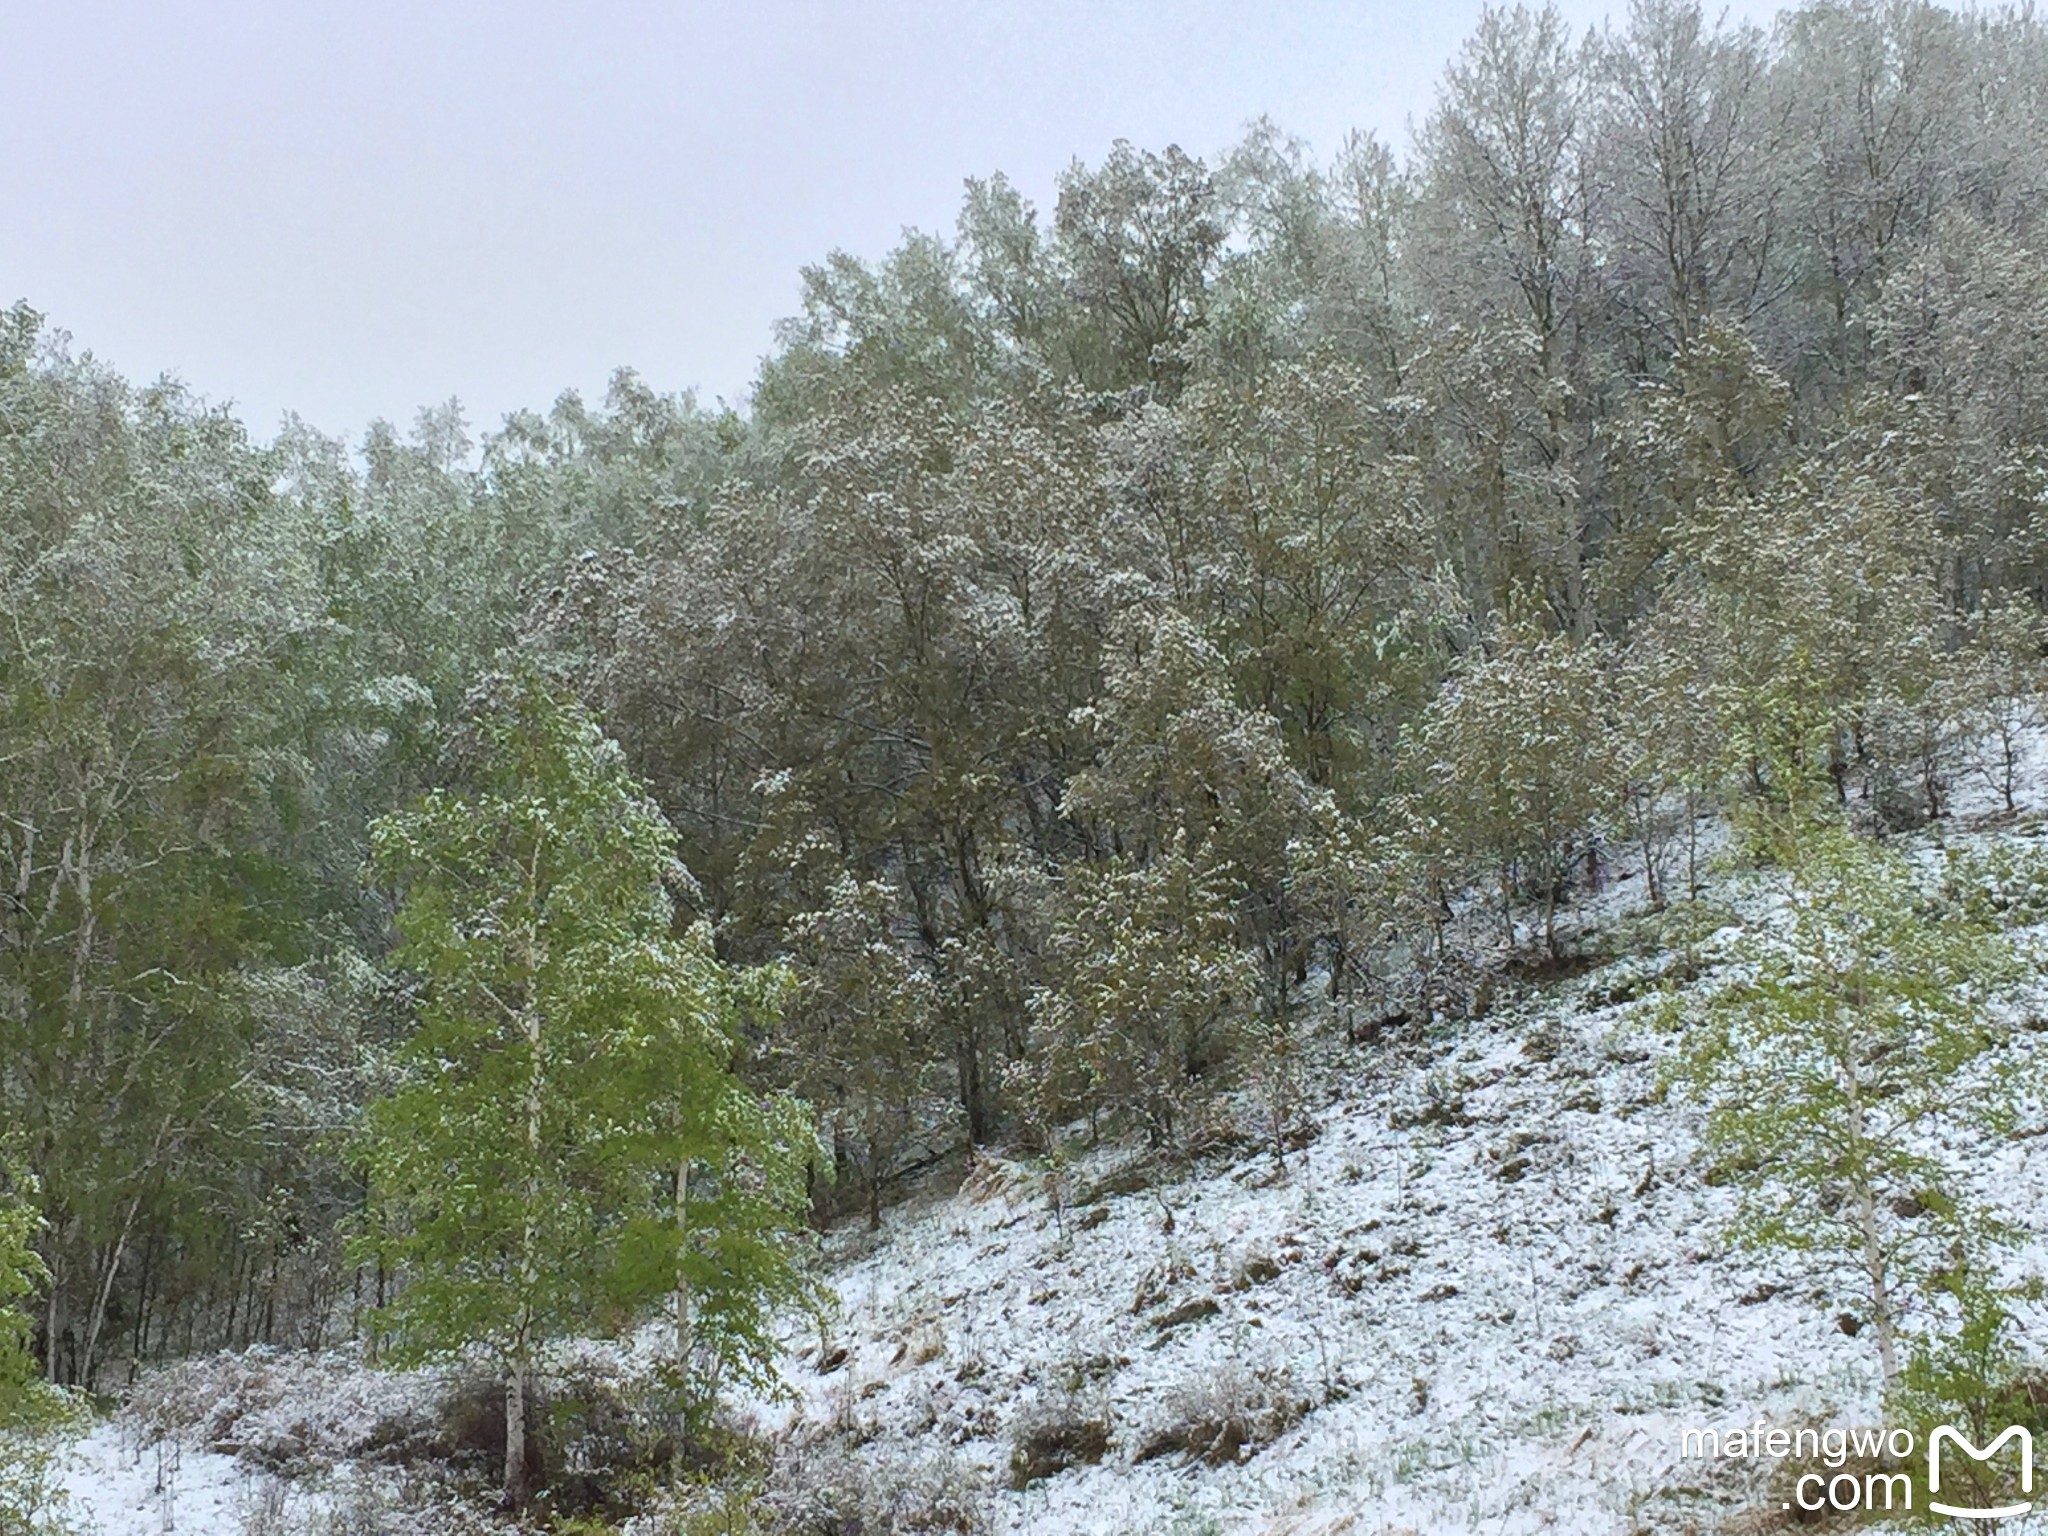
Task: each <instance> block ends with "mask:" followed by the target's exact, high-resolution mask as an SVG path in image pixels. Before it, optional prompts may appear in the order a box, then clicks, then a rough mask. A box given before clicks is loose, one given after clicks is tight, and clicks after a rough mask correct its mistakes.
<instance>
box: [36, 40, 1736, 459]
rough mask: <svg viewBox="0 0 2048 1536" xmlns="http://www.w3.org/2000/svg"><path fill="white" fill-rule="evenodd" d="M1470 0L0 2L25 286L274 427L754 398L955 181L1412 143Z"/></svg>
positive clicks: (61, 320)
mask: <svg viewBox="0 0 2048 1536" xmlns="http://www.w3.org/2000/svg"><path fill="white" fill-rule="evenodd" d="M1624 4H1625V0H1619V3H1617V4H1616V5H1614V6H1613V7H1611V9H1612V10H1613V11H1614V13H1615V14H1616V16H1617V18H1618V17H1619V14H1620V12H1621V9H1622V5H1624ZM1563 9H1564V10H1565V12H1566V13H1567V14H1568V15H1569V16H1571V17H1572V18H1573V19H1574V21H1575V22H1577V23H1578V24H1580V25H1582V26H1583V25H1585V24H1588V23H1592V22H1597V21H1598V20H1600V19H1601V18H1602V17H1603V16H1605V15H1607V14H1608V12H1609V10H1610V6H1609V5H1607V4H1606V3H1604V0H1565V3H1564V4H1563ZM1479 10H1480V6H1479V3H1478V0H1434V3H1428V4H1421V5H1413V4H1401V3H1382V0H1354V3H1351V4H1343V3H1335V0H1331V3H1303V4H1294V5H1285V6H1281V5H1274V6H1254V5H1249V4H1245V3H1242V0H1238V3H1228V0H1197V3H1185V4H1174V3H1166V0H1152V3H1149V4H1144V3H1130V0H1030V3H1024V0H1019V3H1014V4H1006V3H993V0H991V3H976V0H950V3H947V0H917V3H912V0H862V3H858V4H855V3H842V4H830V5H828V4H796V3H762V0H757V3H754V4H749V5H708V4H682V3H670V4H654V3H646V4H635V3H627V0H607V3H603V4H597V5H590V6H585V7H577V6H570V5H565V4H560V3H556V4H541V3H535V0H496V3H492V4H483V3H472V4H454V3H436V0H403V3H398V0H351V3H348V4H345V5H343V4H314V3H305V4H280V3H278V0H208V3H204V4H199V3H191V0H154V3H130V4H107V3H101V0H58V3H40V0H37V3H25V0H0V58H4V59H6V60H7V61H8V66H9V67H8V70H7V76H8V79H7V94H8V98H9V99H8V111H7V114H6V115H7V120H8V121H7V132H6V149H5V152H4V154H0V303H9V302H12V301H13V300H14V299H16V298H25V299H27V300H28V301H29V302H30V303H31V304H33V305H35V306H36V307H37V308H39V309H42V310H44V311H45V312H46V313H48V314H49V315H50V316H51V318H52V320H53V321H54V322H55V323H56V324H57V325H59V326H61V327H63V328H65V329H67V330H69V331H70V332H71V333H72V334H73V336H74V337H75V339H76V343H77V345H78V346H79V347H81V348H89V349H91V350H92V351H94V352H96V353H98V354H99V355H100V356H101V357H104V358H106V359H107V360H108V361H110V362H112V363H113V364H114V365H115V366H117V367H119V368H120V369H121V370H122V371H124V372H125V373H128V374H129V375H131V376H133V377H139V378H148V377H154V376H156V375H158V374H161V373H165V372H170V373H175V374H177V375H178V376H180V377H182V378H183V379H184V380H185V381H186V382H187V383H189V384H190V385H192V386H193V387H194V388H195V389H197V390H199V391H200V392H201V393H203V394H205V395H206V396H208V397H209V398H212V399H215V400H224V399H231V400H233V401H234V402H236V403H237V405H238V407H239V408H240V410H241V412H242V414H243V416H244V417H245V419H246V420H248V422H249V423H250V425H251V426H252V428H254V429H255V430H256V432H257V433H258V435H260V436H265V437H267V436H269V435H270V434H271V432H273V431H274V430H275V428H276V426H277V424H278V422H279V420H280V419H281V417H282V415H283V413H284V412H285V411H286V410H287V409H290V410H296V411H298V412H299V413H300V414H301V415H303V416H305V417H306V418H307V419H308V420H309V421H310V422H312V423H313V424H314V425H316V426H318V427H321V428H323V429H325V430H327V431H331V432H340V433H344V434H346V435H348V436H350V437H354V436H355V435H357V434H358V433H360V431H361V429H362V428H363V427H364V426H365V425H366V424H367V423H368V422H369V421H370V420H371V419H372V418H373V417H377V416H384V417H388V418H391V419H393V420H396V421H400V422H409V421H410V420H411V418H412V415H413V412H414V411H415V409H416V408H418V407H419V406H421V405H423V404H426V403H429V402H434V401H439V400H443V399H446V398H447V397H448V396H450V395H457V396H460V397H461V399H462V401H463V403H464V405H465V406H466V407H467V408H468V410H469V415H470V419H471V421H472V422H474V423H477V424H479V425H494V424H495V423H496V422H497V420H498V419H499V418H500V417H501V416H502V415H503V414H504V413H505V412H507V411H509V410H512V409H514V408H516V407H519V406H523V405H532V406H545V405H547V404H548V403H549V402H550V401H552V400H553V399H554V398H555V396H556V395H557V394H559V393H560V392H561V391H562V390H564V389H566V388H572V387H573V388H578V389H581V390H583V391H584V392H585V393H586V394H591V395H595V394H597V393H599V392H600V391H601V390H602V387H603V383H604V380H605V378H606V377H607V375H608V374H609V373H610V371H611V370H612V368H613V367H615V366H617V365H620V364H626V365H629V366H632V367H634V368H637V369H638V370H639V371H640V372H641V373H642V374H644V375H645V376H646V377H647V379H648V380H649V382H650V383H652V384H654V385H656V386H657V387H659V388H663V389H682V388H686V387H695V388H697V389H698V390H699V391H700V393H702V394H703V395H704V396H706V397H707V398H708V397H710V396H714V395H722V396H725V397H727V398H729V399H737V398H738V397H739V396H740V395H741V394H742V393H743V392H744V391H745V389H746V387H747V384H748V382H749V380H750V379H751V377H752V375H753V372H754V368H755V364H756V362H757V361H758V359H759V357H760V356H761V354H762V353H763V352H764V351H765V350H766V349H767V348H768V345H769V342H770V327H771V326H772V324H773V322H774V321H775V320H776V319H777V318H779V317H780V316H783V315H786V314H788V313H790V312H791V311H792V310H793V309H794V308H795V307H796V297H797V269H798V268H799V267H800V266H801V265H802V264H803V263H805V262H807V261H814V260H816V259H818V258H819V257H821V256H822V255H824V254H825V253H826V252H827V251H829V250H831V249H832V248H834V247H844V248H846V249H848V250H851V251H853V252H855V253H856V254H859V255H862V256H876V255H880V254H881V253H882V252H884V251H886V250H887V249H889V247H890V246H891V245H893V244H894V243H895V241H896V239H897V237H898V235H899V233H900V232H901V230H902V229H903V228H904V227H905V226H909V225H914V226H919V227H923V228H929V229H939V230H945V231H948V232H950V231H951V229H952V224H953V217H954V214H955V211H956V209H957V207H958V203H959V197H960V184H961V181H962V180H963V178H965V177H968V176H980V175H986V174H987V173H989V172H990V171H994V170H1003V171H1005V172H1007V173H1008V174H1009V176H1010V177H1011V179H1012V180H1013V181H1014V182H1016V183H1017V184H1018V185H1019V186H1020V187H1021V188H1023V189H1024V190H1025V192H1026V193H1027V194H1028V195H1030V196H1031V197H1033V199H1034V200H1035V201H1037V202H1038V203H1039V204H1040V207H1041V210H1048V209H1049V206H1050V202H1051V193H1052V187H1053V181H1054V177H1055V176H1056V175H1057V174H1058V172H1059V170H1060V169H1061V168H1062V167H1063V166H1065V165H1066V164H1067V163H1068V162H1069V161H1070V160H1072V159H1073V158H1075V157H1077V156H1078V157H1081V158H1083V159H1086V160H1090V161H1093V160H1096V159H1099V158H1100V156H1101V155H1102V153H1103V152H1104V150H1105V149H1107V147H1108V146H1109V145H1110V143H1111V142H1112V141H1114V140H1115V139H1117V138H1120V137H1121V138H1128V139H1131V140H1132V141H1134V142H1135V143H1138V144H1140V145H1143V146H1145V147H1148V148H1154V149H1157V148H1162V147H1164V146H1165V145H1166V144H1168V143H1178V144H1180V145H1181V146H1182V147H1183V148H1185V149H1187V150H1189V151H1190V152H1191V153H1196V154H1205V155H1211V154H1214V153H1215V152H1216V151H1218V150H1220V149H1222V148H1224V147H1226V146H1227V145H1229V144H1230V143H1232V142H1233V141H1234V140H1235V139H1236V138H1237V136H1238V134H1239V133H1240V132H1241V130H1242V128H1243V126H1244V125H1245V124H1246V123H1248V122H1250V121H1251V120H1252V119H1254V118H1256V117H1257V116H1259V115H1260V114H1261V113H1266V114H1269V115H1271V116H1272V117H1273V118H1274V119H1275V120H1276V121H1277V122H1278V123H1279V124H1280V125H1281V126H1282V127H1284V128H1286V129H1288V130H1290V131H1292V132H1295V133H1298V134H1300V135H1302V136H1304V137H1306V138H1307V139H1309V140H1310V142H1311V143H1312V144H1313V145H1314V146H1315V148H1316V150H1317V151H1318V153H1319V154H1325V155H1326V154H1328V153H1329V152H1330V151H1332V150H1334V149H1335V147H1336V146H1337V145H1338V143H1339V142H1340V141H1341V139H1342V137H1343V135H1344V133H1345V132H1346V131H1347V130H1348V129H1350V128H1353V127H1358V128H1367V129H1372V130H1375V131H1377V132H1379V133H1380V134H1381V135H1382V136H1384V137H1386V138H1388V139H1389V140H1390V141H1392V142H1394V143H1396V144H1397V145H1400V146H1403V147H1405V143H1406V135H1407V125H1408V123H1409V122H1410V120H1411V119H1419V118H1420V117H1421V116H1422V115H1423V114H1424V113H1426V112H1427V110H1428V107H1429V104H1430V102H1431V100H1432V99H1433V95H1434V91H1435V85H1436V81H1437V78H1438V76H1439V74H1440V72H1441V70H1442V67H1443V65H1444V63H1445V61H1446V60H1448V59H1449V58H1450V56H1451V54H1452V53H1453V51H1454V50H1455V49H1456V47H1457V45H1458V42H1459V41H1460V39H1462V38H1463V37H1464V36H1465V35H1466V33H1467V32H1468V31H1469V30H1470V28H1471V26H1472V24H1473V22H1474V20H1475V19H1476V18H1477V16H1478V14H1479ZM1774 10H1775V6H1774V5H1772V4H1769V3H1767V0H1738V3H1736V4H1735V5H1734V6H1733V7H1732V9H1731V15H1732V16H1733V17H1735V18H1750V19H1756V20H1758V21H1767V20H1768V18H1769V16H1770V15H1771V14H1772V12H1773V11H1774Z"/></svg>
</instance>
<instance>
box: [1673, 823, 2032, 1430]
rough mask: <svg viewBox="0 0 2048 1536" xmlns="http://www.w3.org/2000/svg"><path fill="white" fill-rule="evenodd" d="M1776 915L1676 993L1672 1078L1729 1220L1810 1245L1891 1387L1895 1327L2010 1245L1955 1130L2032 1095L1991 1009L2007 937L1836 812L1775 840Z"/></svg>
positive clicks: (1746, 1240) (1772, 1243) (1789, 1244)
mask: <svg viewBox="0 0 2048 1536" xmlns="http://www.w3.org/2000/svg"><path fill="white" fill-rule="evenodd" d="M1774 852H1775V855H1776V857H1777V858H1778V860H1779V868H1780V870H1781V873H1782V893H1783V910H1782V913H1781V914H1780V915H1779V917H1778V919H1777V920H1775V921H1765V922H1762V923H1759V924H1757V925H1755V926H1754V927H1752V928H1751V929H1750V930H1749V931H1748V932H1747V933H1746V934H1745V935H1744V936H1743V937H1742V938H1741V939H1739V940H1738V941H1736V943H1735V944H1734V945H1733V947H1732V951H1731V952H1730V953H1729V955H1728V956H1727V959H1728V962H1729V963H1728V964H1727V965H1726V967H1725V968H1724V969H1723V970H1722V971H1721V972H1720V975H1719V978H1718V979H1717V980H1716V981H1714V982H1712V983H1710V984H1709V985H1707V986H1705V987H1704V988H1701V989H1697V990H1694V991H1691V992H1685V991H1674V992H1673V993H1671V994H1669V995H1668V996H1667V998H1666V1000H1665V1002H1664V1004H1663V1011H1664V1015H1665V1018H1666V1020H1667V1021H1668V1022H1669V1023H1671V1024H1674V1025H1678V1026H1681V1027H1682V1028H1683V1031H1684V1033H1683V1035H1682V1037H1681V1041H1680V1046H1679V1050H1678V1052H1677V1054H1676V1056H1675V1057H1674V1058H1673V1060H1672V1062H1671V1064H1670V1066H1669V1068H1668V1081H1669V1084H1670V1085H1671V1086H1672V1087H1674V1088H1675V1089H1677V1090H1679V1091H1680V1092H1682V1093H1684V1094H1686V1095H1688V1096H1690V1097H1691V1098H1693V1099H1694V1100H1696V1101H1697V1102H1698V1103H1700V1104H1701V1105H1702V1106H1703V1107H1704V1108H1705V1111H1706V1125H1705V1139H1706V1144H1707V1146H1708V1148H1709V1149H1710V1151H1711V1152H1712V1153H1713V1155H1714V1157H1715V1158H1716V1161H1717V1164H1718V1166H1719V1167H1720V1168H1721V1169H1722V1170H1724V1171H1725V1172H1726V1173H1727V1175H1728V1177H1729V1178H1731V1179H1732V1180H1733V1181H1734V1182H1735V1183H1736V1184H1737V1185H1738V1187H1739V1189H1740V1193H1741V1203H1740V1207H1739V1210H1738V1212H1737V1215H1736V1217H1735V1220H1734V1223H1733V1227H1732V1235H1733V1236H1734V1238H1735V1239H1736V1240H1737V1241H1739V1242H1741V1243H1743V1244H1745V1245H1749V1246H1754V1247H1757V1248H1761V1249H1764V1250H1766V1251H1778V1252H1785V1253H1800V1254H1810V1255H1812V1256H1813V1257H1814V1258H1815V1259H1817V1260H1818V1261H1819V1263H1820V1267H1821V1268H1822V1270H1823V1271H1824V1272H1825V1273H1826V1275H1827V1276H1828V1277H1829V1279H1830V1282H1831V1284H1830V1288H1829V1290H1828V1292H1827V1293H1826V1298H1827V1300H1828V1302H1829V1303H1830V1304H1831V1305H1833V1304H1841V1303H1847V1304H1851V1305H1853V1306H1855V1307H1859V1308H1861V1309H1862V1312H1863V1314H1864V1316H1865V1318H1866V1319H1867V1321H1868V1323H1869V1325H1870V1328H1871V1332H1872V1335H1873V1337H1874V1340H1875V1343H1876V1348H1877V1353H1878V1360H1879V1365H1880V1367H1881V1369H1882V1371H1883V1376H1884V1383H1885V1387H1886V1389H1887V1391H1888V1392H1889V1391H1890V1390H1891V1389H1892V1388H1893V1387H1895V1386H1896V1384H1897V1382H1898V1380H1899V1374H1900V1369H1901V1365H1900V1354H1901V1332H1902V1326H1903V1324H1904V1323H1905V1321H1906V1319H1907V1318H1908V1317H1910V1316H1911V1315H1912V1314H1913V1313H1914V1312H1915V1311H1916V1309H1918V1308H1920V1307H1921V1306H1922V1305H1923V1304H1924V1303H1925V1302H1926V1301H1927V1300H1928V1297H1929V1294H1930V1292H1931V1290H1932V1289H1933V1288H1935V1286H1936V1285H1937V1284H1938V1282H1939V1280H1940V1277H1941V1276H1942V1275H1943V1274H1944V1273H1946V1272H1947V1271H1949V1270H1951V1269H1952V1268H1953V1266H1954V1264H1955V1263H1956V1256H1957V1255H1959V1254H1978V1253H1983V1252H1984V1251H1986V1250H1987V1249H1990V1248H1995V1247H1996V1246H1998V1245H1999V1244H2000V1243H2002V1242H2003V1241H2004V1240H2005V1237H2006V1228H2005V1226H2004V1224H2003V1223H2001V1222H2000V1221H1999V1220H1998V1219H1997V1217H1996V1215H1995V1213H1994V1212H1993V1211H1991V1210H1990V1209H1988V1208H1987V1207H1986V1206H1985V1205H1984V1203H1983V1202H1982V1201H1980V1199H1979V1198H1978V1197H1977V1195H1976V1193H1975V1191H1974V1190H1973V1188H1972V1186H1971V1184H1970V1182H1969V1180H1968V1179H1967V1178H1966V1176H1965V1170H1964V1168H1963V1166H1962V1164H1961V1161H1960V1158H1959V1156H1958V1154H1957V1153H1956V1152H1955V1151H1953V1150H1951V1144H1950V1135H1949V1133H1952V1132H1963V1133H1965V1134H1968V1133H1988V1134H1996V1133H1999V1132H2001V1131H2004V1130H2007V1129H2009V1128H2010V1127H2011V1124H2012V1122H2013V1119H2014V1116H2015V1113H2016V1112H2017V1110H2018V1108H2019V1105H2020V1099H2021V1094H2020V1091H2019V1082H2018V1067H2017V1063H2016V1061H2015V1059H2014V1058H2013V1056H2012V1055H2011V1053H2008V1052H2006V1051H2004V1050H2002V1049H2001V1048H2000V1047H2001V1045H2002V1043H2003V1040H2004V1036H2005V1031H2004V1029H2003V1028H2002V1026H2001V1025H2000V1024H1999V1023H1998V1021H1997V1019H1996V1017H1995V1016H1994V1014H1993V1013H1992V1011H1991V1008H1990V1001H1991V995H1992V993H1993V991H1994V990H1995V988H1996V987H1997V986H1998V985H1999V984H2000V983H2001V982H2002V981H2004V980H2006V979H2007V978H2009V977H2010V976H2012V975H2013V973H2014V971H2015V957H2014V953H2013V949H2012V946H2011V945H2010V944H2009V943H2008V942H2007V941H2006V940H2005V939H2004V938H2003V937H2002V936H2001V935H2000V934H1999V933H1998V932H1997V931H1996V930H1995V929H1993V928H1992V927H1991V926H1990V925H1989V924H1987V923H1985V922H1984V921H1982V920H1980V919H1979V918H1977V917H1975V916H1973V915H1972V914H1971V913H1970V912H1968V911H1967V910H1963V909H1960V908H1958V907H1956V906H1953V905H1946V906H1944V905H1936V904H1934V903H1931V902H1929V901H1927V900H1924V899H1923V897H1922V895H1921V889H1920V882H1919V881H1918V879H1917V878H1916V876H1915V872H1914V870H1913V868H1912V866H1911V864H1910V863H1909V862H1908V861H1907V860H1906V859H1905V858H1904V857H1902V856H1901V855H1899V854H1897V853H1895V852H1891V851H1888V850H1886V849H1883V848H1880V847H1877V846H1875V845H1873V844H1871V843H1868V842H1865V841H1862V840H1859V839H1857V838H1855V837H1853V836H1852V835H1851V834H1849V833H1848V832H1847V831H1846V830H1845V829H1843V828H1841V827H1839V826H1832V825H1828V826H1818V827H1812V826H1809V827H1806V828H1803V829H1801V830H1800V831H1798V832H1797V833H1796V834H1792V833H1785V834H1783V835H1780V836H1778V837H1777V838H1776V839H1775V847H1774Z"/></svg>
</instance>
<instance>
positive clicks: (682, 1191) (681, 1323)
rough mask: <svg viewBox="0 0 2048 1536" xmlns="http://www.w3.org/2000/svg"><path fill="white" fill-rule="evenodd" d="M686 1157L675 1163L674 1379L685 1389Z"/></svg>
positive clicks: (687, 1377)
mask: <svg viewBox="0 0 2048 1536" xmlns="http://www.w3.org/2000/svg"><path fill="white" fill-rule="evenodd" d="M689 1217H690V1160H689V1159H688V1158H683V1159H681V1160H680V1161H678V1162H677V1163H676V1382H677V1389H678V1390H679V1391H684V1392H687V1389H688V1387H689V1383H690V1344H691V1339H690V1277H689V1275H688V1273H687V1272H686V1271H685V1270H684V1268H683V1256H684V1253H685V1252H686V1251H687V1246H688V1244H689V1241H690V1227H689Z"/></svg>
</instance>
